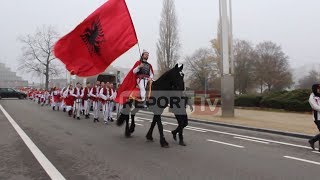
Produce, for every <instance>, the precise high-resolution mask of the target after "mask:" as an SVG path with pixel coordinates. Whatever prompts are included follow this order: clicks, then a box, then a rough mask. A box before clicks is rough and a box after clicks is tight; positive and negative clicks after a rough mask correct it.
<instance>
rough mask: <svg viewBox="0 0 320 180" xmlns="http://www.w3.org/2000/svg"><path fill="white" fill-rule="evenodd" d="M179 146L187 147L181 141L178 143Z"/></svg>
mask: <svg viewBox="0 0 320 180" xmlns="http://www.w3.org/2000/svg"><path fill="white" fill-rule="evenodd" d="M179 145H180V146H187V145H186V143H184V142H183V141H180V142H179Z"/></svg>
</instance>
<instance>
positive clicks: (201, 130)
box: [184, 127, 207, 133]
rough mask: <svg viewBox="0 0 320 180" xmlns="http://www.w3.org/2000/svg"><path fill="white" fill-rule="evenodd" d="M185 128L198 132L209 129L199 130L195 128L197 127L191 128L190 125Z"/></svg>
mask: <svg viewBox="0 0 320 180" xmlns="http://www.w3.org/2000/svg"><path fill="white" fill-rule="evenodd" d="M184 129H188V130H191V131H197V132H203V133H205V132H207V131H203V130H199V129H195V128H189V127H186V128H184Z"/></svg>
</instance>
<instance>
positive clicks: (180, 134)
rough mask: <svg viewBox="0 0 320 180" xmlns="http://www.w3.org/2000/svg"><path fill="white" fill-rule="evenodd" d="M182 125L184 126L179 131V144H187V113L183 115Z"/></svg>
mask: <svg viewBox="0 0 320 180" xmlns="http://www.w3.org/2000/svg"><path fill="white" fill-rule="evenodd" d="M181 126H182V128H181V129H180V131H179V144H180V145H181V146H186V143H185V142H184V141H183V128H185V127H187V126H188V116H187V115H183V116H181Z"/></svg>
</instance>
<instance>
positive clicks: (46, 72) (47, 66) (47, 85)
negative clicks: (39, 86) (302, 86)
mask: <svg viewBox="0 0 320 180" xmlns="http://www.w3.org/2000/svg"><path fill="white" fill-rule="evenodd" d="M44 75H45V76H46V82H45V89H46V90H47V91H48V90H49V63H48V64H47V65H46V71H45V74H44Z"/></svg>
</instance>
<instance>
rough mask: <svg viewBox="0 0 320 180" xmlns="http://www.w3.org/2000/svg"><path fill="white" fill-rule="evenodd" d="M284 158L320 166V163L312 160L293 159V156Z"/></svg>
mask: <svg viewBox="0 0 320 180" xmlns="http://www.w3.org/2000/svg"><path fill="white" fill-rule="evenodd" d="M283 157H285V158H288V159H293V160H297V161H302V162H307V163H311V164H316V165H320V162H316V161H310V160H306V159H301V158H296V157H292V156H283Z"/></svg>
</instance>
